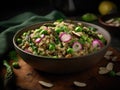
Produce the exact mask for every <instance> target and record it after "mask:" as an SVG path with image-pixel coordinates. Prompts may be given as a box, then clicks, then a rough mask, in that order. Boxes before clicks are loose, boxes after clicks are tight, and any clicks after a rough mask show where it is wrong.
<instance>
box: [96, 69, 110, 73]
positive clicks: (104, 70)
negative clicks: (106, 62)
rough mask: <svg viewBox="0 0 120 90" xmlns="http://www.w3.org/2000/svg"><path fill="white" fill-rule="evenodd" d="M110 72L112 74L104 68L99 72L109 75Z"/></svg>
mask: <svg viewBox="0 0 120 90" xmlns="http://www.w3.org/2000/svg"><path fill="white" fill-rule="evenodd" d="M108 72H110V71H109V70H107V69H106V68H102V69H101V70H99V72H98V73H99V74H107V73H108Z"/></svg>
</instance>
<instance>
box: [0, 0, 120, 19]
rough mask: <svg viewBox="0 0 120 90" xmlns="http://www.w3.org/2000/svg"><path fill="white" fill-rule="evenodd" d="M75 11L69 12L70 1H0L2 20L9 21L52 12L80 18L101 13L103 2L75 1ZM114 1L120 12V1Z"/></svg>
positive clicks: (0, 17)
mask: <svg viewBox="0 0 120 90" xmlns="http://www.w3.org/2000/svg"><path fill="white" fill-rule="evenodd" d="M73 1H74V4H75V10H74V11H69V9H68V0H0V20H5V19H8V18H10V17H12V16H15V15H16V14H19V13H22V12H25V11H31V12H35V13H37V14H39V15H45V14H47V13H49V12H51V11H52V10H59V11H61V12H63V13H64V14H65V15H66V16H79V15H81V14H84V13H86V12H92V13H99V12H98V5H99V3H100V2H101V1H103V0H73ZM109 1H113V2H114V3H115V4H116V5H117V7H118V10H120V4H119V3H120V0H109Z"/></svg>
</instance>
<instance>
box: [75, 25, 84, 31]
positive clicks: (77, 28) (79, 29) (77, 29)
mask: <svg viewBox="0 0 120 90" xmlns="http://www.w3.org/2000/svg"><path fill="white" fill-rule="evenodd" d="M82 29H83V28H82V27H80V26H78V27H76V28H75V31H76V32H81V31H82Z"/></svg>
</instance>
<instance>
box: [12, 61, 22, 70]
mask: <svg viewBox="0 0 120 90" xmlns="http://www.w3.org/2000/svg"><path fill="white" fill-rule="evenodd" d="M12 66H13V67H14V68H16V69H18V68H20V66H19V63H18V62H13V63H12Z"/></svg>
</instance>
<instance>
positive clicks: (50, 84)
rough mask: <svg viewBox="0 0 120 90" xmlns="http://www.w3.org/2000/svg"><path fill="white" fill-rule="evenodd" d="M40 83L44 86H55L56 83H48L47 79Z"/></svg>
mask: <svg viewBox="0 0 120 90" xmlns="http://www.w3.org/2000/svg"><path fill="white" fill-rule="evenodd" d="M38 83H39V84H41V85H42V86H44V87H48V88H50V87H53V86H54V85H53V84H52V83H48V82H45V81H38Z"/></svg>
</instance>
